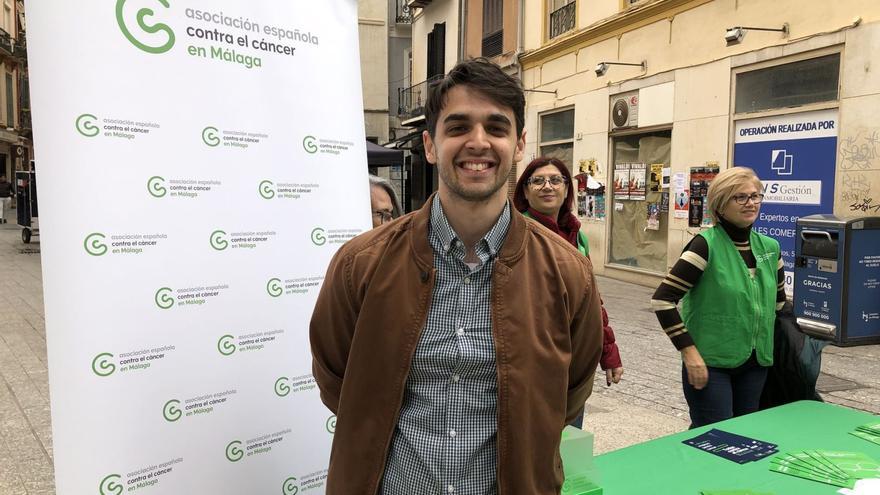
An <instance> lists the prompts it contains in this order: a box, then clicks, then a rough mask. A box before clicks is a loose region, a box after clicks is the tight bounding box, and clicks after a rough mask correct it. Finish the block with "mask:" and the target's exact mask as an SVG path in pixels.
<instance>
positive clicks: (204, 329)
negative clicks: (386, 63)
mask: <svg viewBox="0 0 880 495" xmlns="http://www.w3.org/2000/svg"><path fill="white" fill-rule="evenodd" d="M28 23H29V27H30V28H31V30H30V33H31V34H30V36H29V38H28V44H29V47H28V49H29V52H30V65H31V67H30V72H31V74H30V75H31V80H30V81H31V94H32V101H33V113H34V141H35V148H36V159H37V173H38V175H39V184H40V201H41V204H40V210H41V219H40V220H41V235H42V237H41V240H42V253H43V280H44V290H45V310H46V332H47V341H48V352H49V374H50V377H49V378H50V387H51V399H52V404H51V405H52V422H53V441H54V445H53V448H54V456H55V474H56V485H57V493H58V494H59V495H81V494H90V493H96V492H97V493H99V494H102V495H111V494H112V495H120V494H122V493H128V492H138V493H143V494H144V495H150V494H155V495H160V494H170V493H248V494H251V493H259V494H270V493H271V494H274V493H279V492H280V493H283V494H286V495H293V494H297V493H315V494H320V493H324V483H325V479H326V469H327V461H328V457H329V450H330V443H331V441H332V435H333V434H334V432H335V430H336V417H335V416H333V415H331V413H330V412H329V411H328V410H327V409H326V408H325V407H324V406H323V405H322V404H321V402H320V400H319V397H318V390H317V386H316V384H315V380H314V378H313V377H312V375H311V357H310V352H309V346H308V323H309V317H310V315H311V309H312V306H313V305H314V301H315V298H316V297H317V293H318V290H319V288H320V286H321V283H322V282H323V278H324V272H325V270H326V266H327V264H328V262H329V260H330V258H331V257H332V255H333V254H334V252H335V251H336V249H337V248H338V247H339V246H340V245H341V244H342V243H344V242H346V241H347V240H349V239H351V238H352V237H354V236H356V235H357V234H359V233H361V232H363V231H364V230H365V229H366V228H368V226H369V224H370V221H369V197H368V191H369V189H368V186H367V184H368V182H367V176H366V174H367V168H366V150H365V144H364V143H365V141H364V137H363V136H364V127H363V107H362V100H361V93H360V91H359V88H360V64H359V61H358V59H359V57H358V32H357V2H356V1H355V0H323V1H321V2H275V1H270V0H253V1H250V2H242V1H236V0H211V1H210V2H208V1H205V0H115V1H110V2H84V3H83V2H68V1H62V0H45V1H41V2H37V3H35V4H34V5H29V6H28ZM61 80H63V88H64V90H63V91H61V90H59V81H61Z"/></svg>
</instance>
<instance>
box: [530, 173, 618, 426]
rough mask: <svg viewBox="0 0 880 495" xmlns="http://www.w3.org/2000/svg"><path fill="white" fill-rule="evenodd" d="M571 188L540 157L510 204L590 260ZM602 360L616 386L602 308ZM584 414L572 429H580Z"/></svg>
mask: <svg viewBox="0 0 880 495" xmlns="http://www.w3.org/2000/svg"><path fill="white" fill-rule="evenodd" d="M573 197H574V186H573V185H572V178H571V172H569V170H568V167H566V166H565V164H563V163H562V162H561V161H560V160H558V159H556V158H547V157H539V158H536V159H534V160H532V162H531V163H530V164H529V165H528V166H527V167H526V169H525V170H524V171H523V173H522V175H521V176H520V178H519V181H518V182H517V184H516V192H514V195H513V205H514V207H516V209H517V210H519V211H520V212H521V213H522V214H523V215H525V216H526V217H528V218H531V219H533V220H535V221H537V222H538V223H540V224H541V225H543V226H544V227H547V228H548V229H550V230H552V231H553V232H555V233H557V234H559V235H560V236H562V237H563V238H564V239H565V240H567V241H568V242H570V243H571V244H572V245H573V246H574V247H576V248H577V249H578V251H580V252H581V253H582V254H583V255H584V256H586V257H588V258H589V257H590V248H589V244H588V243H587V236H586V235H584V233H583V232H581V222H580V221H579V220H578V219H577V217H576V216H575V215H574V214H573V213H572V212H571V203H572V198H573ZM602 330H603V338H602V357H601V358H600V360H599V366H600V367H601V368H602V370H604V371H605V384H606V385H608V386H609V387H610V386H611V384H612V383H619V382H620V378H621V377H622V376H623V363H622V362H621V361H620V351H619V350H618V348H617V343H616V342H615V340H614V330H612V329H611V325H609V324H608V313H607V312H606V311H605V306H604V305H603V306H602ZM583 419H584V417H583V415H581V416H580V417H578V418H577V419H575V421H574V422H573V423H571V424H572V425H573V426H577V427H578V428H581V427H583Z"/></svg>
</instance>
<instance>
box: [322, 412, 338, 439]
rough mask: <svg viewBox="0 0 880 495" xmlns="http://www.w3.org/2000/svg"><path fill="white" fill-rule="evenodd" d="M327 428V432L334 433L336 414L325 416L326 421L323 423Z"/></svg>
mask: <svg viewBox="0 0 880 495" xmlns="http://www.w3.org/2000/svg"><path fill="white" fill-rule="evenodd" d="M324 427H325V428H327V433H330V434H331V435H333V434H335V433H336V416H330V417H329V418H327V423H326V424H325V425H324Z"/></svg>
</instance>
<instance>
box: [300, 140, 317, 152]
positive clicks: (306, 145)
mask: <svg viewBox="0 0 880 495" xmlns="http://www.w3.org/2000/svg"><path fill="white" fill-rule="evenodd" d="M316 140H317V139H315V136H306V137H304V138H303V149H304V150H306V152H307V153H309V154H314V153H316V152H317V151H318V145H317V144H315V141H316Z"/></svg>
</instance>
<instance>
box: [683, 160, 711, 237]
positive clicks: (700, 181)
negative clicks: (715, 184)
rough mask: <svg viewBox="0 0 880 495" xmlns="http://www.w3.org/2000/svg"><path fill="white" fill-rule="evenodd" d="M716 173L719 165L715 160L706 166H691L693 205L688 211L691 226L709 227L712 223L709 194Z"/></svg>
mask: <svg viewBox="0 0 880 495" xmlns="http://www.w3.org/2000/svg"><path fill="white" fill-rule="evenodd" d="M716 175H718V166H717V165H716V164H715V163H714V162H712V163H709V164H707V165H706V166H704V167H692V168H691V181H690V188H691V191H690V197H691V206H690V211H689V213H688V219H689V221H688V225H689V226H690V227H708V226H711V225H712V214H711V212H710V211H709V207H708V195H709V185H710V184H711V183H712V180H713V179H714V178H715V176H716Z"/></svg>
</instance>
